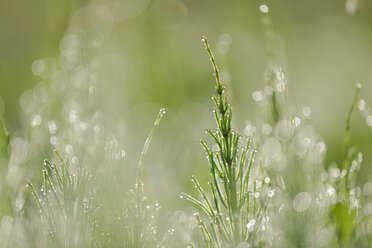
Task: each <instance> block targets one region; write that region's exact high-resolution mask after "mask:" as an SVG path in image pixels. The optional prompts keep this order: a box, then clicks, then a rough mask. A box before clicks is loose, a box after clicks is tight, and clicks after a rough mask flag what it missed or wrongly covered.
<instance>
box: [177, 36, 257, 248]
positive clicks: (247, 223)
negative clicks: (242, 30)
mask: <svg viewBox="0 0 372 248" xmlns="http://www.w3.org/2000/svg"><path fill="white" fill-rule="evenodd" d="M202 40H203V42H204V45H205V48H206V50H207V52H208V55H209V57H210V60H211V63H212V66H213V69H214V76H215V79H216V87H215V89H216V93H217V96H214V97H213V98H212V99H213V101H214V104H215V109H214V110H213V113H214V118H215V120H216V124H217V130H216V131H211V130H207V132H208V134H209V135H210V136H211V137H212V139H213V140H214V142H215V144H216V145H217V146H218V150H217V151H213V150H212V149H211V148H210V147H209V146H208V145H207V143H206V142H205V141H204V140H201V144H202V146H203V148H204V150H205V151H206V153H207V159H208V162H209V170H210V172H211V176H212V179H211V180H210V181H209V186H210V191H209V192H210V193H211V194H212V197H211V198H212V199H211V200H210V197H208V196H207V192H206V191H205V190H204V189H203V188H202V187H201V185H200V183H199V181H198V180H197V179H196V177H194V176H192V182H193V184H194V185H195V187H196V189H197V191H198V192H199V194H200V196H201V197H202V199H203V200H202V201H199V200H197V199H196V198H194V197H193V196H190V195H188V194H186V193H182V195H181V197H184V198H186V199H187V200H189V201H191V202H192V203H194V204H195V206H196V207H198V208H199V209H200V215H199V213H196V217H197V219H198V222H199V226H200V228H201V232H202V234H203V238H204V242H205V246H206V247H236V246H237V245H239V244H240V243H244V242H249V241H252V235H251V232H253V229H254V226H255V223H256V219H257V218H259V216H260V212H261V211H262V209H261V206H259V204H258V203H257V202H256V199H255V198H254V197H253V194H252V192H251V191H250V190H249V186H250V174H251V168H252V164H253V160H254V155H255V151H254V150H253V149H251V148H250V145H251V140H250V139H248V140H247V144H246V145H245V146H244V147H242V148H241V149H239V148H240V144H239V143H240V140H241V135H239V134H238V133H237V132H235V131H234V130H233V129H232V108H231V106H230V104H229V101H228V97H227V94H226V89H225V86H224V85H223V83H222V82H221V79H220V75H219V71H218V67H217V65H216V62H215V59H214V56H213V54H212V51H211V49H210V46H209V43H208V41H207V39H206V37H203V39H202ZM253 190H254V189H253ZM203 216H205V217H206V219H208V220H206V219H204V218H203Z"/></svg>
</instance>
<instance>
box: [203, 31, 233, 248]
mask: <svg viewBox="0 0 372 248" xmlns="http://www.w3.org/2000/svg"><path fill="white" fill-rule="evenodd" d="M202 41H203V42H204V45H205V48H206V49H207V52H208V54H209V57H210V60H211V63H212V66H213V70H214V76H215V78H216V93H217V99H216V100H215V103H216V107H217V111H218V113H219V116H218V118H219V120H216V122H217V126H218V128H219V131H220V132H221V134H222V142H221V143H222V144H223V149H222V151H221V157H222V161H223V162H224V163H226V164H225V165H226V167H227V171H226V174H227V187H225V191H226V195H227V201H228V204H227V206H228V210H229V218H230V219H231V221H232V223H233V225H232V231H233V236H234V242H235V243H238V242H239V240H240V229H239V215H240V214H239V212H240V210H239V207H238V201H237V197H238V196H237V194H238V192H237V185H236V183H237V180H236V168H235V166H234V164H235V157H234V154H233V151H234V149H236V148H235V144H234V141H235V139H238V138H239V137H238V136H236V135H235V134H234V132H233V131H232V129H231V119H232V111H231V108H230V107H229V104H228V99H227V96H226V94H225V87H224V85H223V84H222V82H221V79H220V74H219V70H218V67H217V64H216V61H215V59H214V56H213V53H212V50H211V49H210V46H209V43H208V40H207V38H206V37H205V36H204V37H203V38H202ZM217 186H218V185H217Z"/></svg>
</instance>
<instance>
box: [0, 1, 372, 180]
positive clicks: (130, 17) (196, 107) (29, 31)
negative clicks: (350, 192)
mask: <svg viewBox="0 0 372 248" xmlns="http://www.w3.org/2000/svg"><path fill="white" fill-rule="evenodd" d="M351 2H356V4H357V5H356V6H357V7H356V10H355V13H354V14H350V13H348V11H346V10H345V6H346V2H345V0H333V1H324V0H312V1H307V0H296V1H294V0H275V1H265V2H260V3H257V2H256V1H242V0H241V1H236V0H235V1H234V0H231V1H227V0H183V1H181V0H130V1H129V0H127V1H125V0H122V1H120V0H112V1H110V0H106V1H104V0H95V1H83V0H81V1H77V0H76V1H72V0H64V1H58V0H32V1H30V0H0V37H1V38H0V117H1V118H3V119H4V120H5V123H6V126H7V128H8V130H9V131H10V133H14V132H17V130H18V129H19V128H20V127H21V122H22V118H20V115H21V111H20V107H19V98H20V96H21V94H22V93H23V92H24V91H26V90H30V89H32V88H33V87H34V86H35V85H36V84H37V83H38V82H40V81H41V80H43V79H42V78H40V77H36V76H35V75H33V73H32V70H31V65H32V63H33V62H34V61H35V60H37V59H39V58H47V57H57V56H59V54H60V41H61V39H62V37H63V35H64V33H65V31H66V29H67V28H68V26H69V23H70V20H71V19H73V16H74V13H76V11H78V10H79V9H80V8H81V7H83V6H85V5H87V4H89V3H93V4H97V5H103V6H106V7H108V8H109V9H111V11H112V13H113V18H114V24H113V25H112V26H110V27H107V33H109V35H107V37H108V38H107V39H106V41H105V43H104V44H103V46H102V47H101V48H100V49H101V51H104V52H107V53H114V54H118V55H120V56H122V57H123V58H125V61H126V62H125V63H126V66H128V67H129V68H130V71H131V72H133V74H134V76H131V77H130V78H131V79H134V78H135V80H131V81H128V82H126V85H125V87H120V89H118V90H119V92H120V91H123V96H125V97H126V102H127V104H128V107H129V108H134V109H137V111H135V112H136V113H138V115H137V117H134V118H133V120H132V122H133V125H134V126H135V125H138V134H137V135H138V136H139V137H141V140H144V138H145V137H146V135H147V132H148V130H149V128H150V127H151V124H152V121H151V120H152V119H153V117H154V116H155V114H156V112H157V110H156V109H157V107H158V106H159V107H160V106H164V107H166V108H167V109H168V110H169V115H170V117H169V119H168V120H167V119H165V120H164V121H163V122H162V125H163V127H162V128H163V131H160V133H162V136H161V137H163V138H162V139H158V140H157V141H155V142H156V143H155V144H154V151H157V150H159V151H160V150H161V149H163V147H165V148H167V147H170V146H172V144H173V146H174V148H173V149H175V150H177V151H178V153H179V154H184V153H186V154H187V156H191V157H192V156H194V157H197V158H203V157H204V155H203V151H202V149H201V148H200V147H199V145H198V141H199V138H200V136H201V135H203V130H204V129H205V128H207V127H211V125H213V124H212V122H213V119H212V115H211V113H210V112H209V111H210V110H211V108H212V104H211V102H210V101H208V100H209V99H210V96H211V95H212V93H213V88H212V85H213V78H212V76H211V72H212V71H211V68H210V64H209V61H208V58H207V55H206V53H205V51H204V48H203V46H202V43H201V36H202V35H207V36H208V38H209V40H210V43H211V45H212V47H213V48H214V50H215V55H216V59H217V62H218V63H219V64H220V67H221V69H222V71H224V72H226V73H225V74H224V76H225V81H226V82H227V84H228V87H229V89H230V90H231V91H230V95H231V96H232V97H231V98H232V102H233V105H234V109H235V112H236V115H235V116H236V126H237V128H238V129H239V130H243V129H244V126H245V123H246V121H247V120H254V113H255V106H254V101H253V100H252V97H251V96H252V92H253V91H255V90H258V89H262V88H263V87H264V82H263V74H264V71H265V68H266V62H267V56H266V50H265V47H266V45H265V37H264V31H263V27H262V23H261V14H260V12H259V10H258V7H259V5H260V4H263V3H264V4H267V5H268V6H269V9H270V11H269V12H270V14H271V17H272V22H273V27H274V32H275V38H274V44H273V46H274V47H275V51H276V55H277V57H278V60H279V61H280V65H281V66H282V67H283V69H284V72H285V73H286V76H287V78H288V85H289V86H288V89H289V90H288V91H289V99H290V101H291V102H292V104H293V105H295V106H297V107H298V108H299V109H301V108H302V107H304V106H309V107H310V108H311V109H312V115H311V116H312V120H313V123H314V126H316V127H317V129H318V131H319V133H320V134H321V135H322V136H323V137H324V139H325V141H326V143H327V145H328V147H327V148H328V153H327V157H326V165H329V164H330V163H331V162H333V161H335V162H337V163H340V162H341V161H340V159H341V158H342V156H341V154H342V139H343V129H344V122H345V118H346V114H347V111H348V108H349V106H350V103H351V100H352V97H353V94H354V89H355V83H362V84H363V88H362V90H361V94H360V96H361V97H362V98H364V99H365V100H366V101H367V102H368V103H370V104H372V94H371V93H372V69H371V61H372V45H371V44H372V15H371V11H372V2H371V1H369V0H359V1H351ZM349 12H350V10H349ZM105 28H106V27H105ZM224 42H225V43H224ZM226 42H227V43H228V44H227V43H226ZM113 66H117V70H120V64H119V65H113ZM46 81H47V80H46ZM205 103H206V104H205ZM148 106H152V107H148ZM154 106H155V107H154ZM140 109H150V110H151V111H142V112H141V110H140ZM181 110H182V111H183V112H182V111H181ZM179 111H181V112H182V113H187V114H183V115H182V114H176V113H179ZM141 113H144V114H143V116H141ZM190 113H195V116H192V115H190ZM145 116H146V117H145ZM200 116H205V118H204V119H203V118H200ZM144 123H146V124H144ZM188 128H189V129H190V128H192V130H193V131H192V132H188ZM166 134H168V135H173V136H172V137H171V138H168V139H167V136H166ZM190 134H191V135H190ZM176 142H178V143H177V144H179V145H174V143H176ZM351 142H352V145H355V146H356V147H358V148H359V150H360V151H362V152H363V153H364V156H365V163H364V170H366V171H371V169H369V167H371V162H372V154H371V153H370V148H371V144H372V132H371V130H370V129H369V127H368V126H367V125H366V123H365V121H364V119H363V118H362V117H361V115H360V114H359V113H358V111H356V112H355V113H354V115H353V119H352V140H351ZM138 147H140V145H138ZM194 150H195V151H197V152H196V153H193V152H190V151H194ZM185 156H186V155H185ZM194 159H195V160H199V159H196V158H194ZM191 160H193V159H191ZM158 161H161V162H162V163H171V162H172V163H173V162H175V163H176V161H177V159H174V160H170V161H168V162H167V158H166V157H162V158H158ZM202 161H203V160H202ZM185 163H186V162H185ZM205 169H207V167H206V166H205ZM361 174H363V173H361ZM364 175H367V173H364ZM184 176H185V175H184ZM186 176H187V175H186Z"/></svg>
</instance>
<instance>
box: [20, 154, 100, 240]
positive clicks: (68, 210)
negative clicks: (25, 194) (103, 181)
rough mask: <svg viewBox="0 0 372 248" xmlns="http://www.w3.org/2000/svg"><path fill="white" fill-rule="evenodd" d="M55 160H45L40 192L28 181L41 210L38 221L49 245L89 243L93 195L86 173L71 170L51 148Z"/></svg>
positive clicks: (80, 169)
mask: <svg viewBox="0 0 372 248" xmlns="http://www.w3.org/2000/svg"><path fill="white" fill-rule="evenodd" d="M54 152H55V154H56V157H57V160H58V163H53V162H50V161H49V160H45V161H44V166H45V169H43V171H42V174H43V182H42V186H41V188H40V193H37V191H36V190H35V188H34V186H33V185H32V183H30V182H29V183H28V184H27V187H29V188H30V190H31V193H32V194H33V196H34V198H35V200H36V202H37V204H38V206H39V212H40V214H41V222H42V226H43V228H44V235H45V238H46V244H47V246H48V247H50V246H53V247H88V246H89V244H90V243H91V241H92V240H91V237H90V236H89V223H90V220H89V218H90V217H91V216H92V215H91V214H92V213H93V208H92V203H93V202H92V198H91V197H89V196H88V191H87V190H86V189H87V184H88V180H89V175H88V173H87V172H85V171H84V169H83V168H79V169H78V172H77V173H71V171H70V168H69V163H68V162H66V161H65V160H64V159H63V158H62V156H61V155H60V153H59V152H58V151H57V150H55V151H54Z"/></svg>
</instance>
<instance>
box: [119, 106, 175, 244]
mask: <svg viewBox="0 0 372 248" xmlns="http://www.w3.org/2000/svg"><path fill="white" fill-rule="evenodd" d="M165 113H166V110H165V109H164V108H161V109H160V111H159V113H158V115H157V117H156V119H155V122H154V125H153V126H152V128H151V131H150V133H149V135H148V136H147V138H146V141H145V144H144V146H143V149H142V152H141V156H140V159H139V161H138V165H137V178H136V182H135V184H134V187H133V189H131V190H130V191H129V192H128V198H129V200H128V201H127V203H126V206H125V213H124V219H125V220H126V221H127V225H125V227H124V247H128V248H137V247H142V248H145V247H149V248H150V247H151V248H153V247H156V248H161V247H165V245H166V243H167V241H168V238H169V235H172V234H173V232H174V229H171V230H169V231H168V234H166V235H164V236H163V237H162V239H161V240H158V239H157V236H158V235H157V226H156V221H157V218H156V216H157V215H158V212H159V210H160V206H159V204H158V203H157V202H154V203H152V204H149V203H148V199H147V197H146V196H145V191H144V183H143V178H142V170H143V165H142V164H143V159H144V158H145V156H146V154H147V151H148V148H149V146H150V143H151V140H152V137H153V134H154V131H155V129H156V128H157V127H158V126H159V123H160V120H161V119H162V118H163V116H164V115H165Z"/></svg>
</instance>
